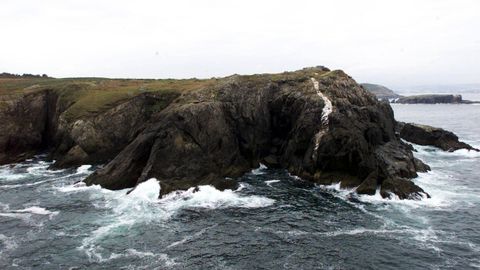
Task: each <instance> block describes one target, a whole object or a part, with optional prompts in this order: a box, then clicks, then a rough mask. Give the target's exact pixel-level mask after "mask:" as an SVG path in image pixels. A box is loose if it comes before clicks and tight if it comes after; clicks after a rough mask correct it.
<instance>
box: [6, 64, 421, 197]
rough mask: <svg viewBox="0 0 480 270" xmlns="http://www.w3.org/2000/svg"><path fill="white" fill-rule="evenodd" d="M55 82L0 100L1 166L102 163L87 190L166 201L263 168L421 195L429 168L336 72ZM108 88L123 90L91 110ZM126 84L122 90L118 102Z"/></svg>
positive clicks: (385, 110) (377, 108)
mask: <svg viewBox="0 0 480 270" xmlns="http://www.w3.org/2000/svg"><path fill="white" fill-rule="evenodd" d="M58 80H61V79H56V80H53V79H52V80H49V81H48V82H46V83H44V84H39V85H36V86H35V87H27V88H22V89H21V90H18V91H17V92H15V94H12V93H11V92H9V93H8V94H3V95H0V120H1V121H2V123H4V124H3V125H4V128H2V130H1V131H0V164H6V163H12V162H18V161H20V160H23V159H25V158H28V157H30V156H32V155H34V154H36V153H38V152H40V151H47V152H48V153H49V156H50V158H51V159H54V160H56V162H55V164H54V167H55V168H66V167H72V166H79V165H82V164H104V166H102V167H101V168H99V169H98V170H97V171H96V172H94V173H93V174H92V175H90V176H89V177H88V178H87V179H86V180H85V183H87V184H88V185H93V184H98V185H101V186H102V187H105V188H108V189H124V188H134V187H135V186H136V185H137V184H139V183H141V182H143V181H146V180H148V179H150V178H156V179H158V180H159V182H160V185H161V195H164V194H167V193H169V192H172V191H175V190H183V189H188V188H190V187H194V186H198V185H207V184H208V185H213V186H215V187H216V188H218V189H226V188H233V187H235V186H236V184H237V183H236V180H235V178H236V177H238V176H241V175H243V174H244V173H246V172H248V171H250V170H251V169H252V168H255V167H258V164H259V163H260V162H262V163H264V164H267V165H268V166H270V167H276V168H284V169H286V170H288V171H289V172H290V173H291V174H294V175H297V176H299V177H301V178H302V179H305V180H307V181H311V182H314V183H318V184H332V183H337V182H341V186H342V187H349V188H354V187H357V189H356V190H357V192H358V193H360V194H375V192H376V190H377V189H380V190H381V195H382V196H383V197H390V196H391V195H392V194H395V195H397V196H398V197H399V198H401V199H416V198H421V197H422V196H428V194H427V193H426V192H425V191H423V190H422V189H421V188H420V187H418V186H416V185H415V184H414V183H413V182H412V181H411V179H412V178H415V177H416V176H417V172H425V171H427V170H428V169H429V167H428V166H427V165H426V164H424V163H423V162H421V161H420V160H418V159H416V158H415V157H414V156H413V153H412V148H411V146H410V145H408V144H406V143H404V142H402V141H401V139H400V136H399V134H396V131H395V128H396V126H397V124H396V121H395V119H394V117H393V111H392V109H391V107H390V106H389V105H388V103H385V102H380V101H378V100H377V99H376V98H375V96H374V95H372V94H371V93H368V92H367V91H365V90H364V89H363V88H362V87H361V86H359V85H358V84H357V83H356V82H355V81H354V80H353V79H352V78H351V77H349V76H348V75H347V74H345V73H344V72H342V71H330V70H328V69H327V68H324V67H315V68H306V69H303V70H299V71H295V72H285V73H281V74H261V75H250V76H239V75H234V76H230V77H226V78H216V79H210V80H197V79H191V80H177V81H176V80H164V81H156V80H153V81H152V80H150V81H138V80H137V81H128V80H123V81H120V80H118V81H117V80H111V81H101V80H100V81H82V82H81V83H80V82H70V81H68V82H64V83H62V84H61V85H60V86H58V83H59V81H58ZM24 85H25V84H22V86H24ZM105 85H114V86H115V87H118V88H113V87H112V89H114V90H111V91H112V92H108V93H109V96H108V99H107V102H104V103H101V106H100V105H98V106H97V107H95V108H92V105H91V103H92V102H97V103H98V102H99V101H98V100H99V99H100V97H103V95H104V94H105V93H106V92H105V91H106V90H102V89H105V88H106V86H105ZM132 85H133V86H132ZM102 87H103V88H102ZM122 87H124V88H125V89H127V90H128V91H127V90H125V93H126V94H125V95H123V96H121V98H117V96H114V95H118V93H123V92H122V91H123V90H122V91H120V90H119V89H124V88H122ZM25 89H27V90H25ZM101 91H103V92H101ZM0 93H1V91H0ZM85 100H87V101H89V102H90V103H88V102H85ZM102 102H103V100H102ZM95 104H96V103H95ZM81 105H82V106H83V107H81ZM85 108H87V109H85ZM401 133H402V132H400V134H401Z"/></svg>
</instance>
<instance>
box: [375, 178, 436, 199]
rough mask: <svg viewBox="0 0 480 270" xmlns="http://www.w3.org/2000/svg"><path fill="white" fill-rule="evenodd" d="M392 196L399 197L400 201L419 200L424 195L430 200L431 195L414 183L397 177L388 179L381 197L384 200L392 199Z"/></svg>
mask: <svg viewBox="0 0 480 270" xmlns="http://www.w3.org/2000/svg"><path fill="white" fill-rule="evenodd" d="M392 194H394V195H397V196H398V198H399V199H419V198H421V197H422V196H424V195H426V196H427V197H428V198H430V195H428V194H426V193H425V192H424V191H423V190H422V189H421V188H420V187H418V186H417V185H415V184H414V183H413V182H412V181H410V180H408V179H403V178H397V177H394V178H388V179H386V180H384V181H383V182H382V188H381V189H380V195H381V196H382V197H383V198H391V196H392Z"/></svg>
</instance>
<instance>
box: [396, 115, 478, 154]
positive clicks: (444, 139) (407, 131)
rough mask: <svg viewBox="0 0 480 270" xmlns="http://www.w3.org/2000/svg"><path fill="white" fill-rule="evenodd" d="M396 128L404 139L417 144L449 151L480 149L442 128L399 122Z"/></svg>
mask: <svg viewBox="0 0 480 270" xmlns="http://www.w3.org/2000/svg"><path fill="white" fill-rule="evenodd" d="M396 129H397V132H398V133H399V134H400V137H401V138H402V139H404V140H406V141H409V142H412V143H415V144H419V145H430V146H435V147H438V148H440V149H442V150H444V151H449V152H453V151H456V150H459V149H467V150H473V151H477V152H478V151H480V150H478V149H476V148H473V147H472V146H471V145H469V144H467V143H464V142H461V141H459V140H458V137H457V135H455V134H454V133H453V132H450V131H447V130H444V129H442V128H436V127H432V126H427V125H420V124H414V123H403V122H398V123H397V128H396Z"/></svg>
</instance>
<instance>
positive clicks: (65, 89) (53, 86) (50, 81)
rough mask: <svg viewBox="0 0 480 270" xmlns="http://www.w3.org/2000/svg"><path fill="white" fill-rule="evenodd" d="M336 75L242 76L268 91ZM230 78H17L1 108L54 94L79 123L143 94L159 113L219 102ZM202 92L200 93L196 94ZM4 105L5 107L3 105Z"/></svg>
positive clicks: (1, 89) (4, 89)
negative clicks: (178, 105)
mask: <svg viewBox="0 0 480 270" xmlns="http://www.w3.org/2000/svg"><path fill="white" fill-rule="evenodd" d="M337 73H338V72H337V71H331V72H329V71H325V70H322V69H319V68H306V69H302V70H298V71H295V72H283V73H278V74H256V75H248V76H240V77H237V78H236V79H239V80H240V81H241V82H242V83H246V85H249V87H265V86H266V85H268V84H269V83H271V82H274V83H288V82H289V81H292V82H299V81H300V82H303V81H307V80H309V78H311V77H317V78H318V77H320V78H328V77H330V76H338V75H340V74H337ZM229 79H231V77H226V78H221V79H215V78H213V79H204V80H199V79H184V80H174V79H164V80H152V79H107V78H64V79H54V78H14V79H7V78H3V79H0V106H4V105H5V104H4V103H5V102H2V100H8V99H10V98H15V97H16V96H18V95H24V94H28V93H34V92H36V91H44V90H51V91H55V92H56V93H57V94H58V97H59V104H62V106H65V107H64V108H63V109H64V110H65V112H64V116H65V117H66V118H67V119H68V120H71V119H78V118H82V117H88V116H91V115H95V114H98V113H99V112H103V111H106V110H108V109H110V108H112V107H113V106H115V105H117V104H119V103H121V102H124V101H125V100H127V99H129V98H132V97H135V96H137V95H140V94H142V93H146V92H151V93H155V94H156V96H157V97H158V98H159V101H158V102H157V103H158V104H156V105H155V106H152V107H151V108H148V109H149V110H152V112H156V111H159V110H161V109H162V108H165V107H166V106H167V105H168V104H169V103H170V102H171V101H172V100H173V99H175V98H176V97H178V96H180V95H181V94H183V93H189V92H192V93H193V92H195V94H192V95H186V98H185V99H182V101H180V102H202V101H212V100H216V99H217V95H218V91H217V90H218V88H217V87H215V86H216V85H218V83H219V82H221V81H227V80H229ZM196 90H201V91H196ZM2 104H4V105H2Z"/></svg>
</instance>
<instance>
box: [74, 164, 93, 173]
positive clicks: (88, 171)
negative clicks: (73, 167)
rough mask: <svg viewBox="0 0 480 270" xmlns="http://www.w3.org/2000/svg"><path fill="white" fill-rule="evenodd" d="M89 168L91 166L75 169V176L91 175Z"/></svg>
mask: <svg viewBox="0 0 480 270" xmlns="http://www.w3.org/2000/svg"><path fill="white" fill-rule="evenodd" d="M91 168H92V165H81V166H80V167H78V168H77V174H87V173H91V171H90V169H91Z"/></svg>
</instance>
